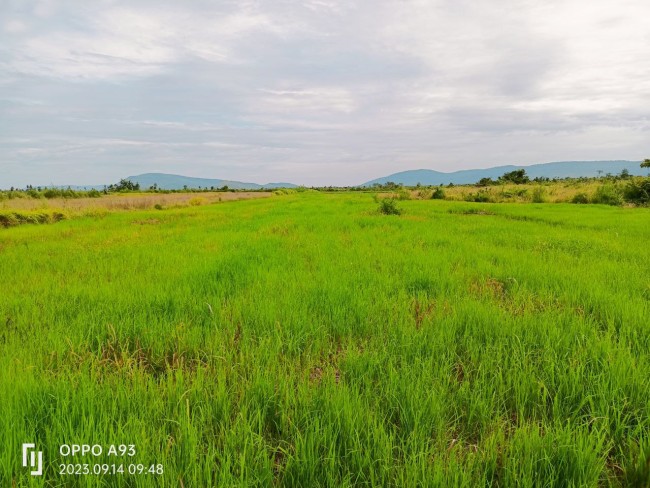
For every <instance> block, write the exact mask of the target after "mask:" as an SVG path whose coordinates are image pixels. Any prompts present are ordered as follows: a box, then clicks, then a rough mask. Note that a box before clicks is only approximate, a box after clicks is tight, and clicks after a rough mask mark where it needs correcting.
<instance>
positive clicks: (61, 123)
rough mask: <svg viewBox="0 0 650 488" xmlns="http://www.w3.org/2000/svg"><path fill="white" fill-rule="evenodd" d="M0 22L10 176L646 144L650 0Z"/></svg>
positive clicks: (34, 9)
mask: <svg viewBox="0 0 650 488" xmlns="http://www.w3.org/2000/svg"><path fill="white" fill-rule="evenodd" d="M0 14H2V17H3V18H5V19H7V20H5V21H4V23H2V24H0V27H1V28H0V83H2V86H3V96H2V99H0V127H2V129H3V132H4V133H5V134H6V139H0V153H1V154H2V155H3V156H4V159H3V160H4V161H7V163H2V162H0V165H4V164H6V165H7V168H10V170H9V169H8V170H7V171H5V172H4V176H3V178H11V181H10V182H8V183H9V184H14V185H16V184H21V182H25V181H27V180H29V182H30V183H32V182H34V181H35V178H36V177H38V176H39V175H41V174H42V173H43V172H45V173H47V171H51V169H48V168H52V167H53V166H52V164H57V165H60V166H57V167H58V168H65V167H69V168H72V167H76V166H75V165H78V166H79V167H81V168H83V170H78V171H77V172H76V173H75V174H76V175H77V176H78V177H84V175H85V178H87V180H88V181H96V178H95V177H93V176H94V173H93V172H97V174H101V175H105V177H107V178H109V177H110V179H115V178H118V177H120V176H124V175H123V174H122V173H121V172H124V168H125V167H130V166H131V165H137V167H135V166H134V167H133V170H132V171H129V173H133V172H139V171H142V172H144V171H152V170H161V169H163V168H164V169H167V170H170V171H174V172H176V173H183V172H186V173H188V172H192V173H193V174H197V172H199V173H201V172H203V173H205V175H206V176H214V177H222V176H223V177H226V176H227V177H229V178H239V179H246V180H259V181H262V180H266V181H268V180H274V179H275V180H277V179H282V180H296V181H297V182H304V183H313V184H317V183H356V182H360V181H363V180H365V179H370V178H372V177H375V176H378V175H381V174H382V173H387V172H393V171H399V170H404V169H409V168H413V167H430V168H435V169H442V170H451V169H455V168H460V167H474V166H478V165H481V166H487V165H490V164H507V163H516V162H531V163H532V162H541V161H545V160H557V159H604V158H634V159H639V158H642V157H645V156H647V154H645V155H644V154H641V153H642V152H643V151H645V150H647V142H646V141H647V140H650V137H648V136H649V134H648V132H649V122H648V115H647V114H648V113H650V64H649V63H647V59H650V31H648V29H647V27H646V25H645V23H646V19H647V18H649V17H650V4H648V3H647V2H646V1H643V0H621V1H620V2H617V3H616V4H614V3H612V2H611V1H609V0H561V1H560V0H551V1H548V2H539V1H536V0H522V1H519V2H497V3H495V2H491V3H490V2H488V3H486V2H479V1H475V0H438V1H429V0H404V1H396V0H360V1H352V2H334V1H330V0H304V1H303V2H279V1H278V2H275V1H263V2H262V1H258V0H245V1H244V0H242V1H225V2H210V1H207V0H196V1H193V2H187V3H180V2H170V1H154V0H138V1H133V2H124V1H118V0H102V1H97V2H86V3H83V4H82V3H79V2H74V1H72V0H61V1H56V2H54V1H45V0H42V1H34V2H29V1H24V2H18V1H8V3H7V4H6V5H3V6H2V7H0ZM5 126H6V127H5ZM34 133H37V134H38V135H39V137H38V139H37V141H33V140H32V139H33V138H32V137H31V136H33V135H34ZM8 140H12V141H18V140H23V141H24V142H22V143H18V142H13V143H8V142H6V141H8ZM477 155H480V159H477ZM53 161H54V163H53ZM56 161H58V162H56ZM115 161H118V162H119V163H118V164H116V163H115ZM66 165H67V166H66ZM328 168H330V169H328ZM0 169H4V168H0ZM77 169H78V168H77ZM103 177H104V176H103ZM44 178H45V180H48V179H49V178H50V176H49V175H48V174H45V175H44ZM70 183H83V182H82V181H71V182H70ZM3 184H4V181H0V186H2V185H3Z"/></svg>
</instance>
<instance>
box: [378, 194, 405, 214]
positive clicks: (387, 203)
mask: <svg viewBox="0 0 650 488" xmlns="http://www.w3.org/2000/svg"><path fill="white" fill-rule="evenodd" d="M379 213H382V214H384V215H401V213H402V209H400V208H399V207H398V206H397V202H396V201H395V199H394V198H384V199H383V200H382V201H381V202H379Z"/></svg>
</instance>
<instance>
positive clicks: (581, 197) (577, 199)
mask: <svg viewBox="0 0 650 488" xmlns="http://www.w3.org/2000/svg"><path fill="white" fill-rule="evenodd" d="M571 203H589V197H588V196H587V195H586V194H584V193H578V194H576V195H574V197H573V198H572V199H571Z"/></svg>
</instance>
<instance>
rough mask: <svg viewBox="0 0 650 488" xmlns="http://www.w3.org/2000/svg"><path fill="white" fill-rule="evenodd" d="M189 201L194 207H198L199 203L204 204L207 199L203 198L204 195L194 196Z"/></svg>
mask: <svg viewBox="0 0 650 488" xmlns="http://www.w3.org/2000/svg"><path fill="white" fill-rule="evenodd" d="M188 203H189V204H190V205H191V206H192V207H198V206H199V205H203V204H205V203H207V200H206V199H205V198H202V197H194V198H192V199H190V201H189V202H188Z"/></svg>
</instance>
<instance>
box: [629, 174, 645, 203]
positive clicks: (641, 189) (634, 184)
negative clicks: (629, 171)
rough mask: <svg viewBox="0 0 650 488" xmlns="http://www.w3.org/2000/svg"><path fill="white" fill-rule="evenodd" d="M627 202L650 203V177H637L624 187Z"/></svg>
mask: <svg viewBox="0 0 650 488" xmlns="http://www.w3.org/2000/svg"><path fill="white" fill-rule="evenodd" d="M623 198H624V199H625V201H626V202H629V203H635V204H637V205H648V204H650V178H635V179H633V180H632V181H630V182H629V183H628V184H627V185H625V188H624V189H623Z"/></svg>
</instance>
